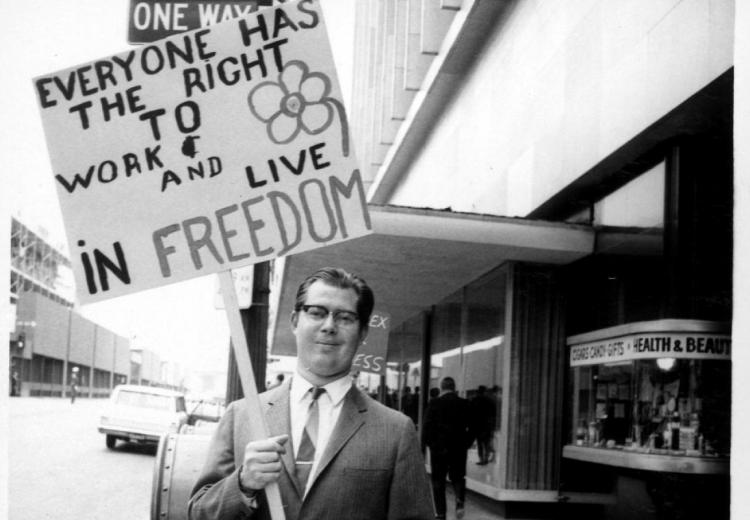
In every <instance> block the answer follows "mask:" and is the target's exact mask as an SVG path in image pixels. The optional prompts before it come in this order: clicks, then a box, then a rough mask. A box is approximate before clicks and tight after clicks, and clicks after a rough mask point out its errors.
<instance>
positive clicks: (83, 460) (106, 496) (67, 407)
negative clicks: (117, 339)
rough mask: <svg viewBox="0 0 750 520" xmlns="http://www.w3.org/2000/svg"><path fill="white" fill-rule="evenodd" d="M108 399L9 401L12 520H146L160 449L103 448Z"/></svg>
mask: <svg viewBox="0 0 750 520" xmlns="http://www.w3.org/2000/svg"><path fill="white" fill-rule="evenodd" d="M106 403H107V401H106V400H103V399H77V400H76V402H75V404H71V403H70V400H69V399H60V398H51V397H50V398H11V399H10V403H9V420H10V437H9V440H8V461H9V466H10V467H9V486H8V487H9V502H10V504H9V518H10V520H26V519H29V520H31V519H34V520H38V519H44V518H50V519H51V518H54V519H55V520H74V519H75V520H79V519H105V518H106V519H110V520H117V519H122V520H145V519H147V518H148V517H149V507H150V500H151V482H152V474H153V469H154V461H155V460H156V457H155V454H156V448H150V447H146V446H137V445H134V444H127V443H123V442H119V443H118V444H117V447H116V448H115V449H114V450H108V449H107V448H106V447H105V445H104V435H102V434H100V433H99V432H98V431H97V429H96V428H97V421H98V418H99V411H100V410H101V408H102V407H103V406H105V405H106Z"/></svg>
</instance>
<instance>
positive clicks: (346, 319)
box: [300, 305, 359, 327]
mask: <svg viewBox="0 0 750 520" xmlns="http://www.w3.org/2000/svg"><path fill="white" fill-rule="evenodd" d="M300 309H302V311H303V312H304V313H305V315H306V316H307V317H308V318H310V319H311V320H312V321H315V322H322V321H325V320H326V318H328V315H329V314H333V322H334V323H335V324H336V325H340V326H343V327H351V326H353V325H356V324H357V322H359V316H358V315H357V313H356V312H352V311H341V310H339V311H332V310H329V309H328V307H324V306H323V305H302V306H301V307H300Z"/></svg>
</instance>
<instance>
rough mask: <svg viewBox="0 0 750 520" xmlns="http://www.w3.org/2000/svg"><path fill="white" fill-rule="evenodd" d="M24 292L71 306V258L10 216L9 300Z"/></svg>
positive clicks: (12, 301)
mask: <svg viewBox="0 0 750 520" xmlns="http://www.w3.org/2000/svg"><path fill="white" fill-rule="evenodd" d="M24 291H32V292H37V293H40V294H43V295H44V296H46V297H47V298H49V299H51V300H53V301H55V302H57V303H59V304H61V305H64V306H66V307H73V298H74V297H73V271H72V269H71V264H70V260H68V258H67V257H66V256H65V255H64V254H63V253H62V252H61V251H59V250H58V249H57V248H55V247H53V246H52V245H50V243H49V242H47V241H46V240H45V239H44V238H43V237H42V236H40V235H39V234H38V233H35V232H34V231H32V230H31V229H29V228H28V227H27V226H25V225H24V224H23V223H21V222H20V221H19V220H18V219H16V218H15V217H11V234H10V301H11V303H15V302H16V301H17V300H18V295H19V294H20V293H21V292H24Z"/></svg>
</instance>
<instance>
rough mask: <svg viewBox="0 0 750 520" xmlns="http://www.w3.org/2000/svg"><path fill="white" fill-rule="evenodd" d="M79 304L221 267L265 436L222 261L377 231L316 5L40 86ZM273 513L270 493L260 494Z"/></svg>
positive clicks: (312, 0) (260, 434) (105, 61)
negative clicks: (266, 497)
mask: <svg viewBox="0 0 750 520" xmlns="http://www.w3.org/2000/svg"><path fill="white" fill-rule="evenodd" d="M34 89H35V91H36V95H37V99H38V102H39V107H40V111H41V115H42V123H43V126H44V132H45V136H46V140H47V148H48V152H49V156H50V162H51V164H52V172H53V182H54V183H55V185H56V187H57V192H58V198H59V200H60V207H61V209H62V214H63V219H64V222H65V230H66V235H67V238H68V245H69V250H70V252H71V263H72V267H73V274H74V277H75V280H76V294H77V299H78V302H79V303H80V304H87V303H93V302H96V301H101V300H105V299H108V298H113V297H116V296H123V295H127V294H130V293H134V292H138V291H142V290H145V289H150V288H154V287H159V286H162V285H166V284H170V283H175V282H180V281H183V280H188V279H191V278H195V277H198V276H205V275H208V274H213V273H221V274H220V278H221V283H222V287H224V288H223V289H222V293H223V297H224V298H225V299H226V300H227V303H226V312H227V316H228V317H229V323H230V329H231V334H232V339H233V341H232V342H233V344H234V347H235V355H236V358H237V362H238V368H239V373H240V377H241V378H242V379H241V382H242V387H243V390H244V392H245V396H246V402H247V405H248V406H249V407H250V409H251V416H252V417H253V419H254V420H253V423H252V424H251V425H249V426H250V428H251V431H252V437H253V439H260V438H265V437H267V436H268V432H267V428H266V427H265V421H264V419H263V413H262V410H261V408H260V404H259V402H258V399H257V392H256V387H255V383H254V382H253V381H252V379H253V375H252V374H253V372H252V367H251V364H250V359H249V355H248V353H247V347H246V345H245V335H244V331H243V328H242V325H241V321H240V316H239V310H238V307H237V302H236V297H235V295H234V290H233V285H232V283H231V273H230V270H231V269H233V268H237V267H242V266H245V265H251V264H256V263H258V262H262V261H266V260H270V259H272V258H276V257H279V256H284V255H291V254H295V253H300V252H303V251H307V250H311V249H315V248H319V247H324V246H327V245H331V244H336V243H338V242H342V241H344V240H350V239H353V238H357V237H360V236H363V235H366V234H368V233H370V232H371V223H370V218H369V214H368V212H367V201H366V194H365V188H364V183H363V180H362V176H361V175H360V172H359V168H358V167H357V163H356V160H355V157H354V153H353V150H352V149H351V147H350V144H349V143H350V139H349V126H348V122H347V119H346V114H345V111H344V105H343V103H342V101H341V99H342V95H341V90H340V88H339V85H338V80H337V75H336V68H335V65H334V62H333V56H332V54H331V49H330V44H329V41H328V34H327V31H326V27H325V23H324V20H323V13H322V10H321V7H320V4H319V2H318V0H298V1H296V2H288V3H283V4H281V5H279V6H276V7H272V8H268V9H263V10H260V11H257V12H255V13H253V14H249V15H247V16H242V17H239V18H236V19H232V20H228V21H225V22H222V23H218V24H216V25H211V26H210V27H204V28H201V29H196V30H192V31H187V32H184V33H180V34H177V35H175V36H171V37H169V38H165V39H162V40H158V41H155V42H153V43H150V44H148V45H145V46H143V47H140V48H138V49H133V50H129V51H126V52H123V53H120V54H117V55H114V56H109V57H105V58H102V59H99V60H95V61H93V62H90V63H86V64H83V65H79V66H76V67H71V68H69V69H66V70H62V71H58V72H55V73H52V74H47V75H44V76H41V77H38V78H35V79H34ZM268 495H269V504H270V505H271V510H272V514H273V515H275V516H274V519H278V520H280V519H282V518H283V511H281V509H280V507H281V502H280V498H279V494H278V488H277V486H271V487H270V488H269V490H268Z"/></svg>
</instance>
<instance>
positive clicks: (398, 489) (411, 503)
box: [388, 417, 435, 520]
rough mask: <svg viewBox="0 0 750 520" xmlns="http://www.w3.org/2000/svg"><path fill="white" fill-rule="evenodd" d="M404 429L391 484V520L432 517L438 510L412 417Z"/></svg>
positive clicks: (389, 518) (417, 519)
mask: <svg viewBox="0 0 750 520" xmlns="http://www.w3.org/2000/svg"><path fill="white" fill-rule="evenodd" d="M404 418H405V419H406V417H404ZM402 429H403V433H402V435H401V438H400V440H399V446H398V455H397V458H396V466H395V468H394V470H393V479H392V481H391V487H390V496H389V500H388V520H432V519H434V518H435V510H434V508H433V506H432V494H431V492H430V484H429V481H428V480H427V471H426V470H425V464H424V458H423V457H422V452H421V450H420V449H419V439H418V437H417V431H416V429H415V428H414V423H412V422H411V420H408V419H407V420H406V421H404V423H403V426H402Z"/></svg>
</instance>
